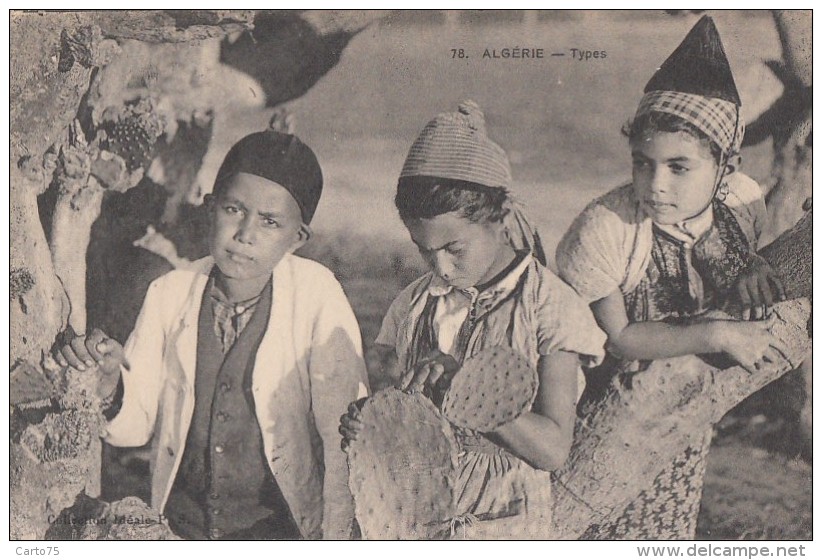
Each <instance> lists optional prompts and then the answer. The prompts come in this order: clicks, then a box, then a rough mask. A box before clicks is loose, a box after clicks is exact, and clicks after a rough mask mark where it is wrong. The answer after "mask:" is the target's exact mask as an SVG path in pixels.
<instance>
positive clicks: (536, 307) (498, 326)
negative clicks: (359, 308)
mask: <svg viewBox="0 0 822 560" xmlns="http://www.w3.org/2000/svg"><path fill="white" fill-rule="evenodd" d="M510 186H511V167H510V165H509V163H508V157H507V156H506V155H505V152H504V151H503V150H502V148H500V147H499V146H498V145H497V144H496V143H495V142H493V141H492V140H491V139H490V138H489V137H488V135H487V132H486V128H485V119H484V116H483V113H482V111H481V110H480V108H479V107H478V106H477V105H476V103H473V102H463V103H461V104H460V106H459V109H458V111H457V112H454V113H443V114H440V115H438V116H437V117H436V118H434V119H433V120H431V121H430V122H429V123H428V124H427V125H426V126H425V128H424V129H423V130H422V132H421V133H420V135H419V136H418V137H417V139H416V140H415V142H414V143H413V145H412V146H411V150H410V151H409V154H408V157H407V158H406V160H405V165H404V166H403V168H402V171H401V172H400V179H399V184H398V186H397V193H396V198H395V202H396V206H397V208H398V210H399V214H400V218H401V219H402V221H403V223H404V224H405V227H406V228H407V229H408V232H409V234H410V236H411V240H412V241H413V243H414V244H415V245H416V246H417V248H418V250H419V252H420V254H421V255H422V256H423V258H424V259H425V261H426V262H427V263H428V266H429V268H430V272H429V273H428V274H425V275H424V276H423V277H421V278H419V279H418V280H416V281H415V282H413V283H412V284H410V285H409V286H408V287H406V288H405V289H404V290H402V292H401V293H400V294H399V295H398V296H397V298H396V299H395V300H394V302H393V303H392V304H391V307H390V309H389V310H388V313H387V315H386V317H385V319H384V320H383V324H382V328H381V330H380V333H379V335H378V336H377V339H376V341H375V342H376V345H377V348H378V349H379V351H380V352H381V353H382V356H383V359H384V367H385V368H387V369H388V370H389V371H390V370H391V369H393V368H394V367H397V369H398V370H399V373H398V374H397V377H399V383H398V387H399V388H400V389H406V390H407V389H414V388H416V389H420V390H422V391H423V393H424V394H431V395H432V396H433V398H434V400H435V402H437V396H436V395H442V393H443V392H444V391H445V390H446V389H447V387H448V381H449V380H450V378H451V377H452V376H453V375H454V374H455V373H456V371H457V370H458V369H459V364H460V363H462V362H463V360H465V359H466V358H469V357H471V356H473V355H474V354H476V353H477V352H479V351H481V350H483V349H486V348H489V347H493V346H499V345H503V346H508V347H511V348H513V349H514V350H515V351H517V352H518V353H519V354H521V355H522V356H524V357H526V358H527V360H528V361H529V362H530V364H531V366H532V367H533V369H534V370H535V371H536V372H537V373H538V377H539V391H538V395H537V399H536V401H535V403H534V405H533V407H532V408H531V410H530V412H526V413H525V414H523V415H522V416H520V417H519V418H518V419H516V420H514V421H512V422H510V423H508V424H505V425H503V426H501V427H500V428H498V429H497V430H494V431H493V432H492V433H479V432H475V431H469V430H465V429H458V428H455V429H456V433H457V434H458V440H459V442H460V444H461V446H462V448H463V449H462V453H460V455H459V467H458V469H459V475H458V480H457V482H456V485H455V500H456V504H455V505H456V508H457V513H458V514H459V516H466V515H467V516H469V517H471V516H475V517H476V518H478V519H480V520H481V521H479V522H477V523H474V524H468V525H467V526H465V531H463V530H462V529H461V530H460V531H459V532H458V533H459V534H460V535H461V536H462V535H464V536H467V537H468V538H471V537H472V535H476V536H482V537H484V538H507V539H516V538H550V536H551V532H550V531H551V476H550V471H552V470H554V469H557V468H559V467H561V466H562V464H563V463H564V462H565V459H566V457H567V455H568V453H569V450H570V446H571V439H572V432H573V426H574V418H575V413H574V409H575V404H576V399H577V396H578V383H579V381H580V376H581V370H580V365H581V364H585V365H594V364H596V363H598V362H599V361H600V359H601V358H602V355H603V354H604V351H603V345H604V342H605V335H604V333H602V332H601V331H600V330H599V329H598V328H597V325H596V323H595V322H594V319H593V316H592V315H591V312H590V310H589V309H588V307H587V305H585V303H584V302H583V301H582V300H581V299H580V298H579V297H578V296H577V295H576V294H574V292H573V290H572V289H571V288H570V287H568V286H567V285H566V284H564V283H563V282H562V281H561V280H560V279H559V278H557V277H556V276H555V275H554V274H553V273H552V272H551V271H550V270H548V269H547V268H546V267H545V266H544V261H543V260H542V259H543V258H544V255H543V253H542V248H541V246H540V244H539V237H538V236H537V234H536V231H535V230H534V229H533V228H532V227H531V226H530V224H529V222H528V220H527V219H526V217H525V215H524V213H523V212H522V209H521V208H520V207H519V205H518V204H517V203H516V202H515V201H514V200H513V199H512V197H511V195H510V194H509V190H508V189H509V188H510ZM488 399H489V406H493V401H494V396H493V395H488ZM352 415H354V416H356V413H355V412H354V411H352ZM342 432H343V435H344V436H346V437H347V438H349V439H351V438H356V425H352V420H351V419H350V418H349V419H343V428H342ZM472 518H473V517H472Z"/></svg>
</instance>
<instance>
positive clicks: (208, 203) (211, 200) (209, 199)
mask: <svg viewBox="0 0 822 560" xmlns="http://www.w3.org/2000/svg"><path fill="white" fill-rule="evenodd" d="M215 204H216V198H215V196H214V195H213V194H211V193H208V194H206V195H205V196H204V197H203V206H205V208H206V210H211V209H213V208H214V205H215Z"/></svg>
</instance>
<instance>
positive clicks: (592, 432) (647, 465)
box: [554, 213, 812, 539]
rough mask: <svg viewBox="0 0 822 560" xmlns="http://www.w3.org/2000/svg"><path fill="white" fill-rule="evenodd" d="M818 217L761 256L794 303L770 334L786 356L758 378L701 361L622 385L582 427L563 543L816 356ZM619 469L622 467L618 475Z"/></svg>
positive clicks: (561, 522) (557, 505)
mask: <svg viewBox="0 0 822 560" xmlns="http://www.w3.org/2000/svg"><path fill="white" fill-rule="evenodd" d="M811 222H812V220H811V215H810V213H808V215H807V216H806V217H805V218H804V219H803V220H801V221H800V223H799V224H797V226H796V227H795V228H793V229H792V230H790V231H788V232H786V233H785V234H784V235H783V236H782V237H780V238H779V239H777V240H776V241H775V242H774V243H773V244H772V245H771V246H769V247H767V248H765V249H763V251H762V255H763V256H764V257H765V258H766V259H768V261H769V262H770V263H771V266H773V268H774V269H775V270H776V271H777V272H778V273H779V274H780V275H781V276H782V277H783V278H784V280H785V283H786V289H787V290H788V292H789V295H790V296H791V297H794V298H801V299H796V300H793V301H786V302H782V303H779V304H777V305H776V306H775V307H774V309H773V312H774V313H775V314H776V316H777V319H776V323H775V325H774V327H773V330H772V333H773V334H774V336H776V338H778V339H779V340H780V341H781V342H783V343H784V344H785V346H786V347H787V348H788V349H789V352H788V354H787V355H786V356H784V359H783V360H780V362H779V363H775V364H768V365H767V366H766V367H763V368H762V369H761V370H759V371H757V372H756V373H754V374H751V373H749V372H748V371H746V370H744V369H743V368H742V367H740V366H736V367H731V368H727V369H720V368H719V367H716V366H713V365H711V364H709V363H708V362H706V361H703V360H702V359H700V358H699V357H696V356H686V357H682V358H673V359H669V360H657V361H655V362H653V363H652V364H651V366H650V367H649V368H648V369H647V370H646V371H643V372H642V373H639V374H637V375H636V376H634V378H633V383H632V386H631V388H630V389H628V388H625V387H623V386H621V385H619V386H617V385H615V386H614V387H613V388H612V391H611V393H610V394H609V396H608V397H607V398H606V399H605V400H603V401H602V402H600V403H598V404H597V405H596V407H595V408H594V409H593V410H592V411H591V412H590V413H589V414H588V415H587V416H586V418H585V419H584V420H581V421H580V422H579V423H578V425H577V430H576V435H575V438H574V441H575V446H574V448H573V449H572V451H571V456H570V458H569V460H568V463H567V466H566V468H564V469H563V470H562V471H561V472H560V473H558V476H557V485H556V492H555V502H554V523H555V526H556V538H559V539H575V538H579V537H580V536H581V535H582V533H583V532H584V531H585V530H586V529H587V528H588V526H589V525H592V524H597V523H601V522H602V521H604V520H606V519H608V517H609V516H610V515H611V514H618V513H620V512H621V511H622V510H623V509H624V507H625V506H626V505H628V504H629V503H630V502H631V500H633V499H634V498H635V497H636V496H637V495H638V494H639V493H640V492H641V491H642V490H644V489H645V488H647V487H648V486H649V485H650V484H651V483H652V482H653V480H654V478H655V477H656V476H657V475H658V474H659V473H660V472H662V470H663V469H664V468H665V467H666V466H667V465H669V464H670V463H671V462H672V461H673V460H674V459H675V458H676V457H677V455H679V454H680V453H682V452H683V451H684V449H685V448H686V447H687V446H688V445H689V444H690V443H692V439H693V438H698V439H701V438H702V436H703V434H704V433H705V431H706V430H707V429H708V428H710V427H711V426H712V425H713V424H715V423H716V422H718V421H719V420H720V419H721V418H722V416H724V415H725V413H726V412H728V411H729V410H730V409H731V408H733V407H734V406H736V405H737V404H739V403H740V402H741V401H742V400H743V399H745V398H746V397H748V396H749V395H751V394H753V393H754V392H756V391H758V390H759V389H761V388H762V387H764V386H765V385H767V384H768V383H770V382H771V381H774V380H775V379H777V378H779V377H780V376H782V375H784V374H785V373H787V372H789V371H791V370H793V369H796V368H797V367H798V366H799V365H800V364H801V363H802V361H803V360H804V359H805V357H806V356H807V355H808V353H809V351H810V348H811V340H810V336H809V332H808V325H809V319H810V314H811V304H810V301H809V300H808V299H807V297H808V296H809V295H810V290H811V284H810V274H811V248H812V228H811ZM617 465H618V467H616V466H617Z"/></svg>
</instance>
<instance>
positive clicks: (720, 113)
mask: <svg viewBox="0 0 822 560" xmlns="http://www.w3.org/2000/svg"><path fill="white" fill-rule="evenodd" d="M652 112H654V113H668V114H671V115H675V116H677V117H679V118H681V119H683V120H685V121H687V122H689V123H691V124H692V125H694V126H695V127H697V128H698V129H699V130H701V131H702V132H704V133H705V134H707V135H708V138H710V139H711V140H713V141H714V142H716V144H717V145H718V146H719V148H720V149H721V150H722V153H723V154H724V155H725V156H726V157H727V156H730V155H733V154H737V153H739V150H740V148H741V147H742V137H743V136H744V135H745V124H744V122H743V121H742V116H741V115H740V114H739V106H738V105H736V104H735V103H732V102H730V101H725V100H724V99H718V98H716V97H705V96H703V95H697V94H694V93H683V92H680V91H649V92H648V93H646V94H645V96H644V97H643V98H642V100H641V101H640V102H639V108H638V109H637V112H636V118H639V117H641V116H643V115H646V114H648V113H652Z"/></svg>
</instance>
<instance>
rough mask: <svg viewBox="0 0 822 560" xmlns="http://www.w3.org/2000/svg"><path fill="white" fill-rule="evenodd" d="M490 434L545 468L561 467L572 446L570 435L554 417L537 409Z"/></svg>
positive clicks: (520, 454)
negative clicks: (542, 413) (537, 412)
mask: <svg viewBox="0 0 822 560" xmlns="http://www.w3.org/2000/svg"><path fill="white" fill-rule="evenodd" d="M566 432H567V430H566ZM488 436H489V437H490V438H491V439H493V440H496V442H497V443H498V444H501V445H502V447H504V448H506V449H507V450H509V451H511V452H512V453H514V454H515V455H517V456H519V457H521V458H523V459H525V461H526V462H528V463H529V464H530V465H532V466H534V467H535V468H538V469H541V470H545V471H553V470H556V469H558V468H560V467H561V466H562V465H563V464H564V463H565V460H566V459H567V458H568V453H569V451H570V449H571V437H570V435H569V434H566V433H563V430H562V429H561V428H560V426H559V425H558V424H557V423H556V422H554V421H553V420H551V419H550V418H546V417H544V416H541V415H539V414H535V413H533V412H526V413H525V414H523V415H522V416H520V417H519V418H517V419H516V420H514V421H513V422H509V423H508V424H505V425H503V426H501V427H499V428H498V429H497V430H496V431H494V432H492V433H490V434H488Z"/></svg>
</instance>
